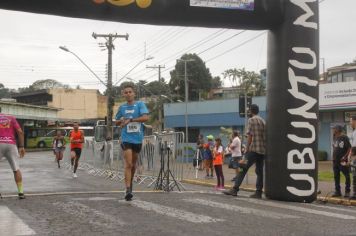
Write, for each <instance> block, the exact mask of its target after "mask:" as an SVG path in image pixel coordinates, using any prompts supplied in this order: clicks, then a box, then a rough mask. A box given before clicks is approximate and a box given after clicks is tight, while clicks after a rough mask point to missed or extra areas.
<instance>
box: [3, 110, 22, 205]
mask: <svg viewBox="0 0 356 236" xmlns="http://www.w3.org/2000/svg"><path fill="white" fill-rule="evenodd" d="M16 135H17V137H18V141H17V140H16ZM17 142H18V147H19V149H18V148H17ZM24 156H25V149H24V133H23V131H22V129H21V127H20V125H19V123H17V120H16V119H15V117H13V116H9V115H5V114H1V113H0V158H2V157H5V158H6V159H7V161H8V162H9V164H10V166H11V169H12V171H13V172H14V177H15V182H16V185H17V189H18V194H19V199H24V198H25V195H24V193H23V187H22V175H21V171H20V167H19V163H18V160H17V159H18V158H19V157H20V158H23V157H24Z"/></svg>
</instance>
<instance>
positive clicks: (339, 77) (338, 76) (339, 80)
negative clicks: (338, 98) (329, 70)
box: [337, 72, 342, 82]
mask: <svg viewBox="0 0 356 236" xmlns="http://www.w3.org/2000/svg"><path fill="white" fill-rule="evenodd" d="M337 82H342V73H341V72H340V73H337Z"/></svg>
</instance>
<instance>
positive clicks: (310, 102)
mask: <svg viewBox="0 0 356 236" xmlns="http://www.w3.org/2000/svg"><path fill="white" fill-rule="evenodd" d="M288 74H289V82H290V85H291V87H292V88H291V89H288V92H289V93H290V94H292V95H293V97H295V98H298V99H300V100H303V101H305V102H306V103H305V104H304V105H303V106H301V107H299V108H293V109H288V112H289V113H290V114H292V115H298V116H302V117H304V118H307V119H317V115H316V113H315V112H308V110H310V109H311V108H313V106H315V104H316V103H317V100H316V99H315V98H313V97H311V96H308V95H306V94H305V93H302V92H300V91H299V88H298V84H299V83H303V84H306V85H309V86H312V87H316V86H318V82H317V81H316V80H311V79H309V78H307V77H304V76H296V75H295V73H294V71H293V69H292V68H289V69H288Z"/></svg>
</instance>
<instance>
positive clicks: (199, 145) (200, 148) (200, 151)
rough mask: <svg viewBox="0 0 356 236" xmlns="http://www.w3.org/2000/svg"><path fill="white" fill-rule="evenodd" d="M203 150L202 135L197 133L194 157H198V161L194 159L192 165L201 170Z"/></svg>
mask: <svg viewBox="0 0 356 236" xmlns="http://www.w3.org/2000/svg"><path fill="white" fill-rule="evenodd" d="M203 151H204V137H203V135H202V134H199V136H198V140H197V156H196V158H197V159H198V163H197V160H194V162H195V163H194V166H195V167H197V168H199V170H203V163H202V160H203ZM196 164H198V166H196Z"/></svg>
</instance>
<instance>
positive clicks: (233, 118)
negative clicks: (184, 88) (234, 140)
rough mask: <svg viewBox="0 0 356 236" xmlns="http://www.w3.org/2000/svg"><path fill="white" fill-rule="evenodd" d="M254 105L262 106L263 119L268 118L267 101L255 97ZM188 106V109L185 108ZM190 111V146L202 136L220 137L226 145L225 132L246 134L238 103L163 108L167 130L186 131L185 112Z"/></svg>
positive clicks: (175, 105) (183, 105)
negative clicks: (233, 131) (235, 130)
mask: <svg viewBox="0 0 356 236" xmlns="http://www.w3.org/2000/svg"><path fill="white" fill-rule="evenodd" d="M252 102H253V103H255V104H257V105H259V107H260V116H261V117H263V118H266V115H267V114H266V98H265V97H254V98H253V99H252ZM186 105H187V106H186ZM186 108H187V121H188V127H189V129H188V134H189V142H191V143H193V142H195V141H196V140H197V137H198V135H199V134H203V135H204V136H207V135H210V134H211V135H213V136H214V137H216V136H221V137H222V139H223V143H224V145H226V144H227V143H228V137H226V136H225V135H224V132H223V130H224V129H238V130H240V131H241V133H242V131H243V128H244V125H245V118H244V117H240V115H239V100H238V99H225V100H210V101H201V102H189V103H187V104H185V103H166V104H164V114H165V115H164V125H165V128H166V129H174V130H179V131H185V117H186V115H185V111H186Z"/></svg>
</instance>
